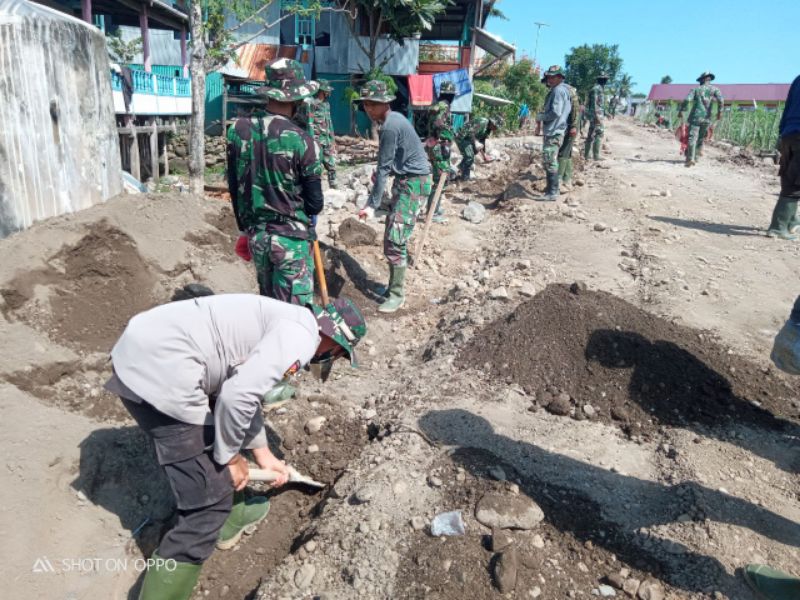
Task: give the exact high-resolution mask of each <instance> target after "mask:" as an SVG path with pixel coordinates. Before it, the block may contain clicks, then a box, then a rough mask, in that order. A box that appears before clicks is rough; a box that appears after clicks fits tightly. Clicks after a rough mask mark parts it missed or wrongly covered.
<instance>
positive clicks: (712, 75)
mask: <svg viewBox="0 0 800 600" xmlns="http://www.w3.org/2000/svg"><path fill="white" fill-rule="evenodd" d="M706 77H708V78H710V79H711V81H714V80H715V79H716V77H715V76H714V74H713V73H712V72H711V71H704V72H703V74H702V75H700V77H698V78H697V81H698V82H700V81H703V79H705V78H706Z"/></svg>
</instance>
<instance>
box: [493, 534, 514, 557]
mask: <svg viewBox="0 0 800 600" xmlns="http://www.w3.org/2000/svg"><path fill="white" fill-rule="evenodd" d="M513 543H514V538H513V537H512V536H511V534H510V533H508V532H507V531H504V530H503V529H492V552H502V551H503V550H505V549H506V548H508V547H509V546H511V545H512V544H513Z"/></svg>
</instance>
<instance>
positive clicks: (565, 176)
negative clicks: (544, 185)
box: [559, 158, 572, 185]
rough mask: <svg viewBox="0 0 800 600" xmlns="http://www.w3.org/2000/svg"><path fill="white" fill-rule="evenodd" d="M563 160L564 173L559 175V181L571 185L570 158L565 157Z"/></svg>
mask: <svg viewBox="0 0 800 600" xmlns="http://www.w3.org/2000/svg"><path fill="white" fill-rule="evenodd" d="M563 162H564V174H563V175H562V177H561V181H562V182H563V183H566V184H567V185H572V159H571V158H565V159H564V161H563ZM559 166H560V163H559Z"/></svg>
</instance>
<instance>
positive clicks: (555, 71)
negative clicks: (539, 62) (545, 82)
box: [544, 65, 565, 77]
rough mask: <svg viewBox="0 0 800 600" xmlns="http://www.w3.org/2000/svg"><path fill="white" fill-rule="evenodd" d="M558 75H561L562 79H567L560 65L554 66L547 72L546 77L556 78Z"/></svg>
mask: <svg viewBox="0 0 800 600" xmlns="http://www.w3.org/2000/svg"><path fill="white" fill-rule="evenodd" d="M556 75H560V76H561V77H565V75H564V69H562V68H561V67H560V66H559V65H553V66H552V67H550V68H549V69H547V71H545V73H544V76H545V77H555V76H556Z"/></svg>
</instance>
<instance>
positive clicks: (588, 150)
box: [583, 137, 592, 160]
mask: <svg viewBox="0 0 800 600" xmlns="http://www.w3.org/2000/svg"><path fill="white" fill-rule="evenodd" d="M591 152H592V140H591V138H588V137H587V138H586V142H584V144H583V159H584V160H589V155H590V154H591Z"/></svg>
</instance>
